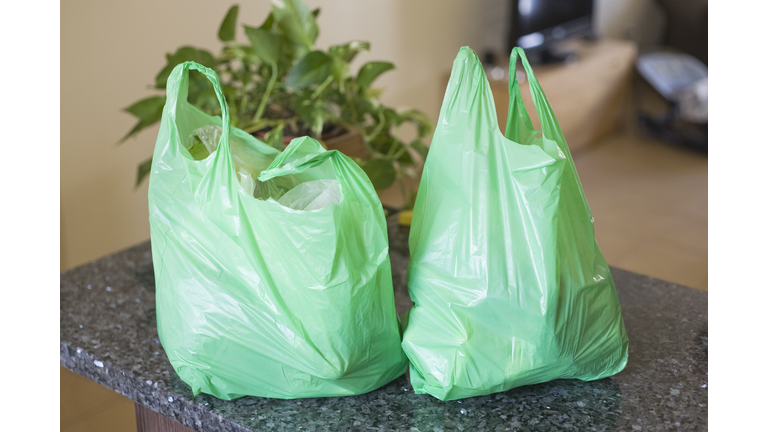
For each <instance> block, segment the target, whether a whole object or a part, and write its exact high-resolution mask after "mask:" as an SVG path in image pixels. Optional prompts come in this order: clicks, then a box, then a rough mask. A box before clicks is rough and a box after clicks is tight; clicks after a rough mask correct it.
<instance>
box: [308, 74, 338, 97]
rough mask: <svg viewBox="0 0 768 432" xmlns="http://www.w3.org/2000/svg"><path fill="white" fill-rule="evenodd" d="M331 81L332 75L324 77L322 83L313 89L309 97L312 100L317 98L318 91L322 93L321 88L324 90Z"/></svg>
mask: <svg viewBox="0 0 768 432" xmlns="http://www.w3.org/2000/svg"><path fill="white" fill-rule="evenodd" d="M331 81H333V75H328V78H326V79H325V81H323V83H322V84H320V85H319V86H318V87H317V89H315V91H314V92H313V93H312V96H310V98H311V99H312V100H315V99H317V97H318V96H320V93H322V92H323V90H325V88H326V87H328V84H330V83H331Z"/></svg>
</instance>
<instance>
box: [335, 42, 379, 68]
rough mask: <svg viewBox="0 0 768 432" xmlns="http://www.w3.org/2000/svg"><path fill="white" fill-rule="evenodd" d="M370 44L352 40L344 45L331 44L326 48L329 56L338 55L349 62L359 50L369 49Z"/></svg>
mask: <svg viewBox="0 0 768 432" xmlns="http://www.w3.org/2000/svg"><path fill="white" fill-rule="evenodd" d="M370 49H371V44H370V43H368V42H360V41H352V42H349V43H347V44H344V45H332V46H330V47H329V48H328V54H329V55H330V56H331V57H338V58H340V59H341V60H344V61H345V62H347V63H349V62H351V61H352V60H353V59H354V58H355V56H357V54H358V53H360V52H361V51H370Z"/></svg>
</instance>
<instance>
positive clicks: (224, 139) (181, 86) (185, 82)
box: [166, 61, 229, 156]
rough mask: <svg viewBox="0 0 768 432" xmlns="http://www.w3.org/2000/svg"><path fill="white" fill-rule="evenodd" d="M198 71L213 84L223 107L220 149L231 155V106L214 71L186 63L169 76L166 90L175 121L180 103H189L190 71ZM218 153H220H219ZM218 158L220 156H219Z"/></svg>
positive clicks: (177, 66)
mask: <svg viewBox="0 0 768 432" xmlns="http://www.w3.org/2000/svg"><path fill="white" fill-rule="evenodd" d="M190 70H196V71H199V72H200V73H202V74H203V75H205V77H206V78H208V81H210V82H211V84H213V91H214V92H216V98H217V99H218V100H219V105H221V129H222V134H221V139H219V147H218V148H222V146H224V148H225V151H224V152H222V153H229V105H227V100H226V98H225V97H224V93H223V92H222V91H221V83H220V82H219V76H218V75H217V74H216V72H215V71H214V70H213V69H210V68H207V67H205V66H203V65H201V64H199V63H196V62H193V61H186V62H184V63H180V64H178V65H176V67H175V68H173V72H171V74H170V76H168V86H167V89H166V98H169V99H170V100H169V102H170V106H172V107H173V112H174V121H175V113H176V111H177V110H176V108H177V107H178V106H179V102H181V101H184V102H185V103H188V102H187V95H188V92H189V71H190ZM217 153H218V152H217ZM217 156H218V154H217Z"/></svg>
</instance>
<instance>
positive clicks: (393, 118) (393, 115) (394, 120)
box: [384, 108, 403, 126]
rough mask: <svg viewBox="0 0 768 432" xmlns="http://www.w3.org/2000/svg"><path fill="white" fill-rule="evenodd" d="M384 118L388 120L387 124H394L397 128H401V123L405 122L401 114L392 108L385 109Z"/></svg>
mask: <svg viewBox="0 0 768 432" xmlns="http://www.w3.org/2000/svg"><path fill="white" fill-rule="evenodd" d="M384 118H385V119H387V123H389V124H394V125H395V126H400V123H402V122H403V118H402V117H401V116H400V114H398V113H397V111H395V110H393V109H391V108H384Z"/></svg>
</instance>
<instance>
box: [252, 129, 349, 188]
mask: <svg viewBox="0 0 768 432" xmlns="http://www.w3.org/2000/svg"><path fill="white" fill-rule="evenodd" d="M299 150H303V151H305V152H306V154H305V155H304V157H301V158H299V159H297V160H294V161H293V162H292V163H290V164H287V163H286V161H287V160H288V158H289V157H291V156H293V154H294V153H296V152H298V151H299ZM342 156H343V154H342V153H341V152H339V151H338V150H326V149H324V148H323V146H321V145H320V143H319V142H317V140H315V139H313V138H311V137H307V136H304V137H299V138H294V139H293V140H292V141H291V143H290V144H289V145H288V147H286V148H285V150H283V152H282V153H280V154H279V155H278V156H277V157H276V158H275V160H273V161H272V163H271V164H270V165H269V166H268V167H267V168H266V169H265V170H264V171H262V172H261V173H259V176H258V179H259V181H262V182H265V181H267V180H270V179H273V178H275V177H281V176H284V175H289V174H298V173H301V172H304V171H306V170H308V169H310V168H314V167H316V166H318V165H320V164H322V163H323V162H325V161H326V160H328V159H333V161H334V162H336V163H335V164H334V171H335V172H336V174H337V177H338V181H339V184H341V183H343V178H344V176H343V175H342V173H341V171H340V169H339V168H340V167H339V166H338V165H337V164H339V163H343V162H344V160H343V157H342Z"/></svg>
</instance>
